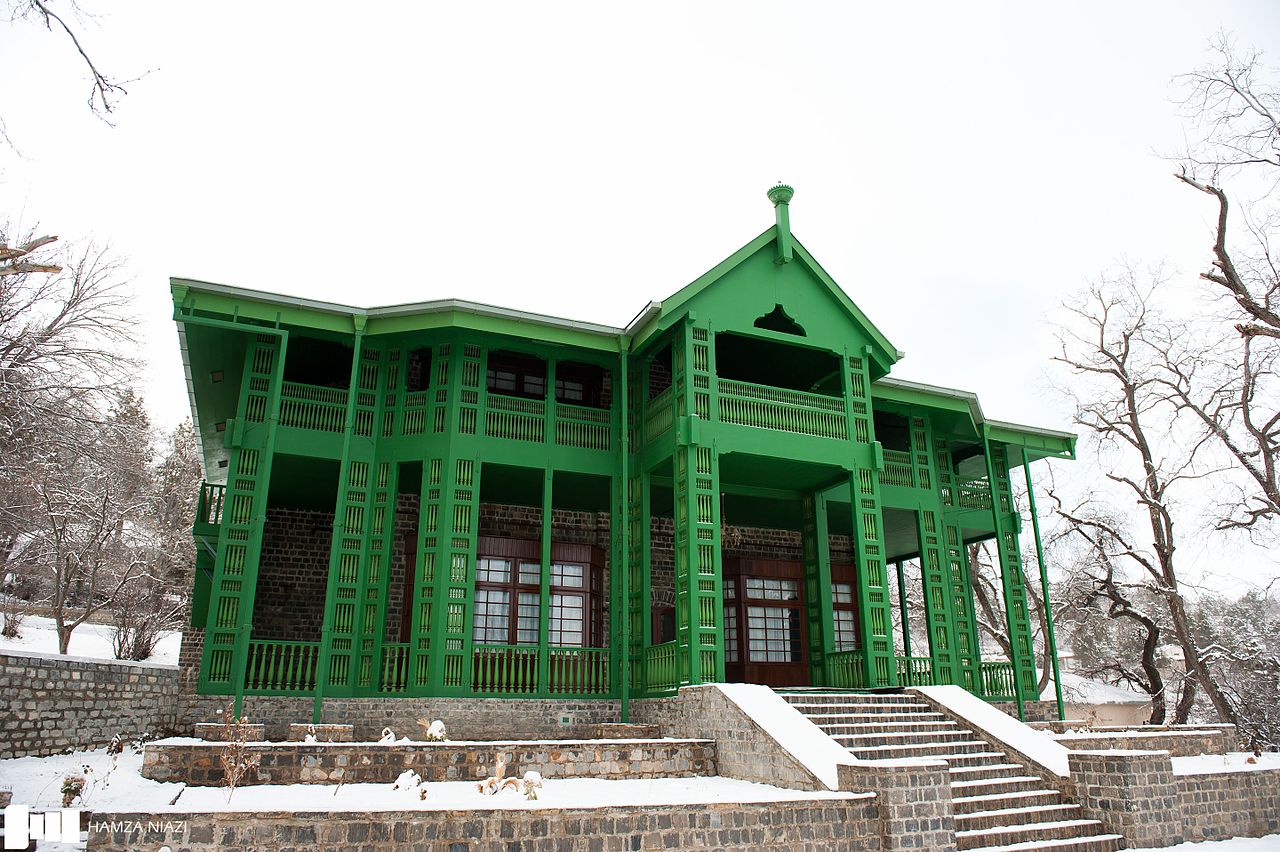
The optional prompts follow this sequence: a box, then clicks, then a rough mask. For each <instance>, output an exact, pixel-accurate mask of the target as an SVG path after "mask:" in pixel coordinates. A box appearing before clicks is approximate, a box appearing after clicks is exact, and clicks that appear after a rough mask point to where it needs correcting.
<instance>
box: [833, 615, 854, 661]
mask: <svg viewBox="0 0 1280 852" xmlns="http://www.w3.org/2000/svg"><path fill="white" fill-rule="evenodd" d="M833 614H834V615H835V628H836V630H835V633H836V650H837V651H849V650H852V649H854V648H857V647H858V633H857V626H856V625H855V623H854V620H853V612H852V611H850V610H847V609H838V610H836V611H835V613H833Z"/></svg>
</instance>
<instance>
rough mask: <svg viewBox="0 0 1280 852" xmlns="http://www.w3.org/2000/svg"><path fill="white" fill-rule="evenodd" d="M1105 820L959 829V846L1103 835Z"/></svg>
mask: <svg viewBox="0 0 1280 852" xmlns="http://www.w3.org/2000/svg"><path fill="white" fill-rule="evenodd" d="M1102 833H1103V832H1102V823H1101V822H1099V821H1098V820H1096V819H1069V820H1062V821H1060V822H1033V823H1024V824H1021V825H1002V826H996V827H994V828H983V829H978V830H975V831H956V849H977V848H979V847H983V846H996V845H1008V844H1013V843H1031V842H1039V841H1043V840H1065V839H1067V838H1076V837H1090V836H1096V835H1099V834H1102Z"/></svg>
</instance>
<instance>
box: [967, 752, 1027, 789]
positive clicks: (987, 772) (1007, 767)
mask: <svg viewBox="0 0 1280 852" xmlns="http://www.w3.org/2000/svg"><path fill="white" fill-rule="evenodd" d="M1003 756H1004V755H1001V757H1003ZM1025 772H1026V770H1025V769H1024V768H1023V766H1022V764H1020V763H1000V762H999V761H998V760H994V761H993V760H982V761H979V762H977V763H976V764H975V763H968V764H965V763H953V764H951V768H950V770H949V774H950V776H951V782H952V783H953V784H954V783H955V782H957V781H978V780H981V779H984V778H1013V777H1015V776H1021V775H1023V774H1024V773H1025Z"/></svg>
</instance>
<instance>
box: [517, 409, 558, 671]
mask: <svg viewBox="0 0 1280 852" xmlns="http://www.w3.org/2000/svg"><path fill="white" fill-rule="evenodd" d="M552 386H553V387H554V385H552ZM555 478H556V477H555V471H553V470H551V469H550V468H547V469H546V470H544V471H543V472H542V530H541V533H540V541H539V545H540V559H539V562H541V564H542V579H541V588H540V589H539V596H540V600H539V604H538V613H539V617H538V694H539V695H548V694H550V688H551V641H550V635H551V535H552V523H551V521H552V512H553V508H552V507H553V506H554V505H555V503H554V493H553V491H554V488H555ZM511 605H512V606H516V605H517V603H516V601H512V602H511Z"/></svg>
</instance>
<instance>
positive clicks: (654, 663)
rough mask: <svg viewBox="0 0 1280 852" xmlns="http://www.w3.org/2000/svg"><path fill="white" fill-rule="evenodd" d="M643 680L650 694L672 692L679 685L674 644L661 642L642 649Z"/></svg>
mask: <svg viewBox="0 0 1280 852" xmlns="http://www.w3.org/2000/svg"><path fill="white" fill-rule="evenodd" d="M644 680H645V686H646V687H648V690H649V691H650V692H662V691H667V690H672V689H675V688H676V687H677V686H679V685H680V678H679V675H678V672H677V671H676V643H675V642H663V643H662V644H661V645H651V646H650V647H648V648H645V649H644Z"/></svg>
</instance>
